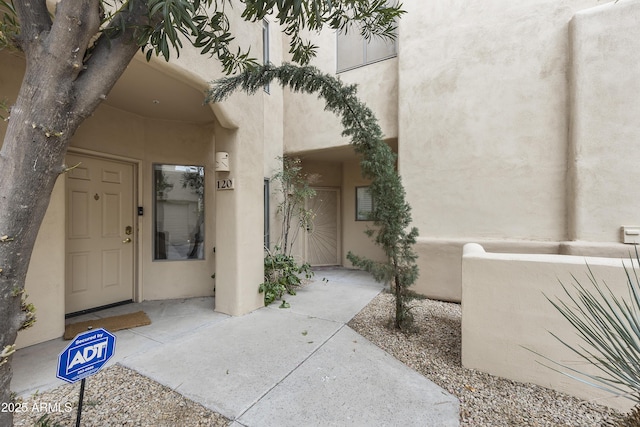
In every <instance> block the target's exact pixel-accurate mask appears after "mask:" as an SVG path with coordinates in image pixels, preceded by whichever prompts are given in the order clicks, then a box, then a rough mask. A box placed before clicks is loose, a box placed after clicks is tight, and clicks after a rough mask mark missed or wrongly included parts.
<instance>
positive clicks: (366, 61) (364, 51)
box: [336, 31, 398, 74]
mask: <svg viewBox="0 0 640 427" xmlns="http://www.w3.org/2000/svg"><path fill="white" fill-rule="evenodd" d="M340 36H341V33H340V31H337V32H336V73H337V74H338V73H344V72H346V71H351V70H355V69H358V68H362V67H366V66H367V65H371V64H376V63H378V62H382V61H386V60H388V59H391V58H396V57H397V56H398V38H397V37H396V38H395V39H394V40H393V51H394V53H392V54H391V55H388V56H385V57H381V58H377V59H374V60H369V59H368V57H367V46H368V45H369V40H367V39H365V38H364V37H363V36H362V35H361V36H360V37H361V42H362V56H363V61H362V63H360V64H357V65H352V66H350V67H344V68H340V63H339V59H338V58H339V56H340V55H339V54H338V52H339V51H340ZM396 36H397V33H396Z"/></svg>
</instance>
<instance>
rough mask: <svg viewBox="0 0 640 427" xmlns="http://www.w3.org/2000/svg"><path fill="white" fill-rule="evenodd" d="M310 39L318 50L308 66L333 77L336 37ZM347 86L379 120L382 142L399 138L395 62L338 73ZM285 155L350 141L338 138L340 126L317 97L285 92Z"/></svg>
mask: <svg viewBox="0 0 640 427" xmlns="http://www.w3.org/2000/svg"><path fill="white" fill-rule="evenodd" d="M310 38H311V39H312V40H313V41H314V42H315V43H316V44H317V45H318V46H319V49H318V56H317V57H316V58H314V59H313V60H312V62H311V65H313V66H315V67H317V68H319V69H320V70H321V71H322V72H324V73H328V74H336V66H337V65H336V34H335V32H333V31H329V30H325V31H322V32H321V33H320V34H313V35H311V36H310ZM337 77H338V78H339V79H340V80H342V81H343V82H344V83H347V84H357V85H358V88H359V89H358V96H359V97H360V99H361V100H362V101H363V102H365V104H366V105H367V106H368V107H369V108H371V110H372V111H373V112H374V114H375V115H376V117H377V118H378V120H379V124H380V127H381V129H382V132H383V134H384V136H385V138H396V137H397V136H398V116H397V111H398V59H397V58H391V59H387V60H384V61H380V62H377V63H374V64H370V65H368V66H365V67H359V68H356V69H353V70H349V71H345V72H342V73H339V74H338V75H337ZM284 101H285V109H284V112H285V133H284V138H285V151H286V152H291V153H297V152H304V151H308V150H314V149H327V148H335V147H341V146H345V145H347V144H349V140H348V139H346V138H343V137H342V136H341V133H342V125H341V124H340V120H339V118H338V117H337V116H335V115H334V114H333V113H329V112H326V111H324V100H322V99H318V98H317V96H316V95H308V94H300V93H292V92H291V91H289V90H286V91H285V94H284Z"/></svg>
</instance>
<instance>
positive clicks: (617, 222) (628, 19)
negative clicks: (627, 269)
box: [569, 0, 640, 242]
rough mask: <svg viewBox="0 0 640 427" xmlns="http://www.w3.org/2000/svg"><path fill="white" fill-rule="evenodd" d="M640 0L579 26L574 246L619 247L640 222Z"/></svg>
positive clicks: (590, 14) (593, 14)
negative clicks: (624, 231)
mask: <svg viewBox="0 0 640 427" xmlns="http://www.w3.org/2000/svg"><path fill="white" fill-rule="evenodd" d="M639 20H640V2H638V1H630V0H626V1H619V2H617V3H609V4H605V5H602V6H600V7H596V8H592V9H588V10H585V11H583V12H580V13H578V14H576V16H575V17H574V18H573V20H572V22H571V24H572V25H571V27H570V30H571V31H570V38H571V45H572V51H573V63H572V71H571V79H572V82H573V91H572V94H571V107H572V111H573V114H572V121H571V146H570V148H571V157H572V159H573V161H572V163H571V164H570V165H569V166H570V172H571V174H570V178H572V180H571V183H572V186H571V188H570V191H571V193H572V194H571V197H570V201H571V203H570V206H569V209H570V211H569V214H570V218H571V219H572V224H571V228H570V233H571V239H572V240H583V241H595V242H619V241H620V226H623V225H631V226H635V225H636V224H640V214H639V211H640V201H639V200H638V199H636V198H635V197H633V194H635V193H636V192H637V183H638V181H639V178H640V175H639V174H638V170H639V169H638V159H639V158H640V126H638V116H639V115H640V99H639V98H638V93H640V68H639V67H638V61H637V60H636V58H635V55H634V54H633V52H637V51H638V49H640V27H639V26H638V22H639Z"/></svg>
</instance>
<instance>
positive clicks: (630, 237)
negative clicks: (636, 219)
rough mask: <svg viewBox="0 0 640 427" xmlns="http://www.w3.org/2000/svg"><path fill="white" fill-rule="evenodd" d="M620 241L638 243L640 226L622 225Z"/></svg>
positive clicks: (639, 242)
mask: <svg viewBox="0 0 640 427" xmlns="http://www.w3.org/2000/svg"><path fill="white" fill-rule="evenodd" d="M622 243H628V244H630V245H637V244H640V226H633V227H632V226H628V225H623V226H622Z"/></svg>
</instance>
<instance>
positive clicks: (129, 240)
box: [122, 237, 131, 243]
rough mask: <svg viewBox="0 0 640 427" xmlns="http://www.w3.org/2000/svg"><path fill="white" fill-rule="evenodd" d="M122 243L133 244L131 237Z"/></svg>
mask: <svg viewBox="0 0 640 427" xmlns="http://www.w3.org/2000/svg"><path fill="white" fill-rule="evenodd" d="M122 243H131V237H127V238H126V239H124V240H123V241H122Z"/></svg>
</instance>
